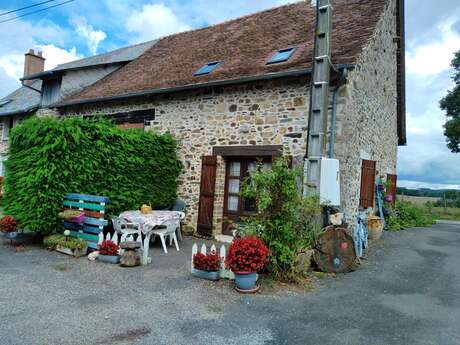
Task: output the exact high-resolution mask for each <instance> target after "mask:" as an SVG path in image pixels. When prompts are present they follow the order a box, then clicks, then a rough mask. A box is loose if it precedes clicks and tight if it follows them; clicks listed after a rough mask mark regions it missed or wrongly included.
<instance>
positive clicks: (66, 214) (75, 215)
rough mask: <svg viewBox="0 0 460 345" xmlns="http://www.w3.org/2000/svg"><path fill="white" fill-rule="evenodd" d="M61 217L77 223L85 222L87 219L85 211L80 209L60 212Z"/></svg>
mask: <svg viewBox="0 0 460 345" xmlns="http://www.w3.org/2000/svg"><path fill="white" fill-rule="evenodd" d="M58 215H59V218H62V219H64V220H66V221H68V222H71V223H76V224H80V225H81V224H83V222H84V221H85V213H84V212H82V211H79V210H65V211H62V212H59V214H58Z"/></svg>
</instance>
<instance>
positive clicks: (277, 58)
mask: <svg viewBox="0 0 460 345" xmlns="http://www.w3.org/2000/svg"><path fill="white" fill-rule="evenodd" d="M295 50H296V48H286V49H281V50H278V51H277V52H276V53H275V54H273V56H272V57H271V58H270V60H268V62H267V65H270V64H274V63H280V62H285V61H288V60H289V58H290V57H291V56H292V54H294V52H295Z"/></svg>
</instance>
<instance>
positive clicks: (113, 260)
mask: <svg viewBox="0 0 460 345" xmlns="http://www.w3.org/2000/svg"><path fill="white" fill-rule="evenodd" d="M97 260H98V261H102V262H107V263H109V264H118V263H120V255H102V254H99V255H98V257H97Z"/></svg>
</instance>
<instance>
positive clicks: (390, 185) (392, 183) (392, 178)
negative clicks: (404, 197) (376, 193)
mask: <svg viewBox="0 0 460 345" xmlns="http://www.w3.org/2000/svg"><path fill="white" fill-rule="evenodd" d="M397 180H398V176H397V175H394V174H387V195H391V196H392V198H391V205H394V203H395V201H396V181H397Z"/></svg>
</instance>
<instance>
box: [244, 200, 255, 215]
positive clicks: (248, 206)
mask: <svg viewBox="0 0 460 345" xmlns="http://www.w3.org/2000/svg"><path fill="white" fill-rule="evenodd" d="M243 209H244V210H245V211H246V212H256V211H257V207H256V200H255V199H250V198H247V199H243Z"/></svg>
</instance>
